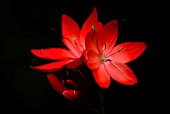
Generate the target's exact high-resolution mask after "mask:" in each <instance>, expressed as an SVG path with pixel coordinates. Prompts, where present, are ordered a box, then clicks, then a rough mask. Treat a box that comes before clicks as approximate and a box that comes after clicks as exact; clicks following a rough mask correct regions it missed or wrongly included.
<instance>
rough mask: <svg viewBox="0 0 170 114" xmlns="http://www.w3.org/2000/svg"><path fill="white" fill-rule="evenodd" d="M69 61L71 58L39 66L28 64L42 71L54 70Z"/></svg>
mask: <svg viewBox="0 0 170 114" xmlns="http://www.w3.org/2000/svg"><path fill="white" fill-rule="evenodd" d="M71 61H72V60H63V61H57V62H52V63H49V64H45V65H41V66H30V67H31V68H33V69H36V70H39V71H43V72H55V71H58V70H60V69H61V68H62V67H63V66H64V65H66V64H67V63H68V62H71Z"/></svg>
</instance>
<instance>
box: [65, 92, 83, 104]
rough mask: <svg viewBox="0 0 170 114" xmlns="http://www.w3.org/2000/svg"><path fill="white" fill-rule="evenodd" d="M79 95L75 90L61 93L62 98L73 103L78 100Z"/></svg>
mask: <svg viewBox="0 0 170 114" xmlns="http://www.w3.org/2000/svg"><path fill="white" fill-rule="evenodd" d="M79 94H80V92H79V91H77V90H65V91H64V92H63V95H64V97H65V98H66V99H67V100H69V101H72V102H73V101H74V99H78V98H79Z"/></svg>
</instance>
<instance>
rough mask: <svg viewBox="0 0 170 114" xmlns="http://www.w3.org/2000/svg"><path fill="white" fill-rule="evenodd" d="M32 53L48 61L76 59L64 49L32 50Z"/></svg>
mask: <svg viewBox="0 0 170 114" xmlns="http://www.w3.org/2000/svg"><path fill="white" fill-rule="evenodd" d="M31 52H32V53H33V54H34V55H36V56H38V57H40V58H44V59H48V60H61V59H68V58H75V57H74V56H73V55H72V54H71V53H70V52H69V51H68V50H66V49H62V48H49V49H32V50H31Z"/></svg>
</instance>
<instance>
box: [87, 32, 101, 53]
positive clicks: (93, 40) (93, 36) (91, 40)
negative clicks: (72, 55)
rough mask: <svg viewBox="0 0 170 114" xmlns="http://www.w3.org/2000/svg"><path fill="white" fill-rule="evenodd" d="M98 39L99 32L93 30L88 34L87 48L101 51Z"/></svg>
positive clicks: (96, 51)
mask: <svg viewBox="0 0 170 114" xmlns="http://www.w3.org/2000/svg"><path fill="white" fill-rule="evenodd" d="M97 40H98V34H97V32H95V31H94V30H91V31H90V32H89V33H88V34H87V36H86V41H85V46H86V50H87V51H88V50H93V51H94V52H95V53H99V51H98V47H97Z"/></svg>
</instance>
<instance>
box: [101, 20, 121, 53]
mask: <svg viewBox="0 0 170 114" xmlns="http://www.w3.org/2000/svg"><path fill="white" fill-rule="evenodd" d="M117 37H118V22H117V20H113V21H110V22H108V23H107V24H106V25H105V26H104V27H103V28H102V29H101V30H100V32H99V39H98V47H99V50H100V52H101V51H103V50H104V51H105V54H106V55H107V54H109V53H110V51H111V50H112V49H113V47H114V45H115V43H116V41H117Z"/></svg>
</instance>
